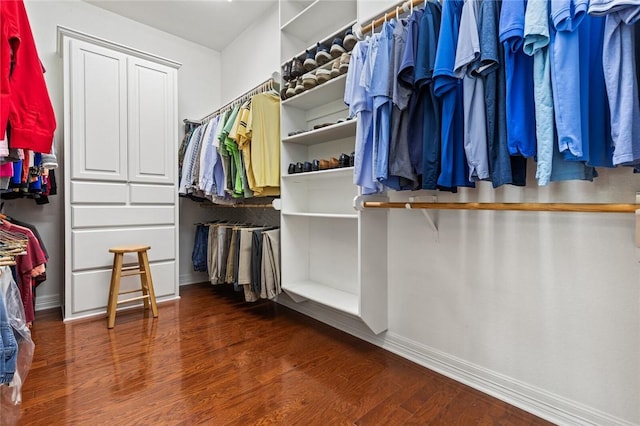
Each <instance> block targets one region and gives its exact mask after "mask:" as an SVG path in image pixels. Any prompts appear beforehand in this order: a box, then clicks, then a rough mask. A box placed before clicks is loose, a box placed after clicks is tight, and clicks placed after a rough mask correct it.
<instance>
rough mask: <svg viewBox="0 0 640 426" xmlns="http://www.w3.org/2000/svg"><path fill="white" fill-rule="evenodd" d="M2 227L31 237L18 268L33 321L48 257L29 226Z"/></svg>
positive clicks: (29, 319)
mask: <svg viewBox="0 0 640 426" xmlns="http://www.w3.org/2000/svg"><path fill="white" fill-rule="evenodd" d="M2 1H4V0H2ZM0 229H4V230H6V231H10V232H17V233H20V234H24V235H25V236H27V238H28V239H29V244H28V245H27V250H26V251H27V253H26V254H23V255H19V256H16V268H17V272H18V283H17V284H18V290H20V297H21V299H22V304H23V305H24V315H25V321H27V322H33V320H34V319H35V311H34V306H33V302H34V296H33V289H34V288H35V286H36V282H35V280H34V277H33V274H32V271H34V270H37V268H38V266H40V265H44V264H45V263H46V262H47V257H46V255H45V254H44V252H43V251H42V249H41V248H40V243H39V242H38V239H37V238H36V236H35V235H34V234H33V232H31V230H30V229H29V228H24V227H22V226H18V225H15V224H13V223H9V222H7V221H3V222H2V224H0Z"/></svg>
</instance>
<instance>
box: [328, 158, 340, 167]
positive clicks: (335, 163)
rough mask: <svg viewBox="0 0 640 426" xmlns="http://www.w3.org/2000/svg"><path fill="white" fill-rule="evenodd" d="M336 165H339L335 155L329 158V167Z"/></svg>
mask: <svg viewBox="0 0 640 426" xmlns="http://www.w3.org/2000/svg"><path fill="white" fill-rule="evenodd" d="M338 167H340V162H339V161H338V159H337V158H336V157H331V158H329V168H330V169H337V168H338Z"/></svg>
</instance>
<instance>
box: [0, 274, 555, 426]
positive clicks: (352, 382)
mask: <svg viewBox="0 0 640 426" xmlns="http://www.w3.org/2000/svg"><path fill="white" fill-rule="evenodd" d="M181 296H182V298H181V299H180V300H179V301H175V302H167V303H163V304H160V305H159V310H160V316H159V318H158V319H157V320H153V319H152V318H151V317H150V316H149V314H143V313H142V311H141V310H139V309H135V310H130V311H125V312H119V313H118V315H117V317H116V326H115V328H114V329H113V330H108V329H107V323H106V318H95V319H90V320H84V321H76V322H72V323H69V324H64V323H62V321H61V317H60V313H59V310H58V309H56V310H52V311H45V312H38V314H37V317H36V321H35V324H34V327H33V338H34V341H35V343H36V351H35V355H34V360H33V365H32V368H31V370H30V372H29V376H28V377H27V380H26V383H25V384H24V387H23V395H22V396H23V404H22V406H21V408H20V410H19V411H20V419H19V420H18V424H21V425H63V424H74V425H101V424H109V425H129V424H138V425H158V424H161V425H174V424H185V425H190V424H209V425H226V424H233V425H253V424H263V425H271V424H277V425H353V424H357V425H410V424H417V425H496V424H498V425H543V424H549V423H547V422H545V421H543V420H541V419H539V418H537V417H535V416H533V415H531V414H528V413H526V412H524V411H522V410H519V409H517V408H515V407H513V406H510V405H508V404H505V403H503V402H501V401H499V400H497V399H494V398H491V397H489V396H487V395H485V394H482V393H480V392H478V391H475V390H473V389H471V388H469V387H467V386H464V385H461V384H459V383H457V382H455V381H452V380H450V379H447V378H445V377H444V376H441V375H439V374H436V373H434V372H432V371H430V370H427V369H425V368H423V367H420V366H418V365H416V364H414V363H412V362H410V361H408V360H405V359H403V358H401V357H399V356H396V355H394V354H391V353H389V352H387V351H385V350H383V349H380V348H378V347H376V346H373V345H371V344H369V343H366V342H363V341H361V340H359V339H357V338H354V337H352V336H349V335H347V334H345V333H342V332H340V331H337V330H335V329H333V328H331V327H329V326H326V325H324V324H322V323H319V322H317V321H315V320H312V319H310V318H308V317H306V316H304V315H301V314H298V313H296V312H294V311H291V310H290V309H288V308H285V307H283V306H279V305H277V304H275V303H271V302H262V303H257V304H249V303H245V302H244V301H243V300H242V297H241V296H240V295H239V294H238V293H234V292H233V290H232V289H231V288H230V286H216V287H213V286H210V285H208V284H197V285H192V286H187V287H183V288H181ZM2 417H3V418H4V419H5V420H7V418H8V417H9V416H8V412H5V414H3V416H2Z"/></svg>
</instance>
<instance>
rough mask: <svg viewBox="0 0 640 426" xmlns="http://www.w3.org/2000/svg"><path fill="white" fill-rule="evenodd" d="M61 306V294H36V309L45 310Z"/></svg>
mask: <svg viewBox="0 0 640 426" xmlns="http://www.w3.org/2000/svg"><path fill="white" fill-rule="evenodd" d="M60 306H61V303H60V295H59V294H50V295H47V296H36V306H35V310H36V311H44V310H45V309H52V308H58V307H60Z"/></svg>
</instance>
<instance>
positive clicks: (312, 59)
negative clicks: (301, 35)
mask: <svg viewBox="0 0 640 426" xmlns="http://www.w3.org/2000/svg"><path fill="white" fill-rule="evenodd" d="M303 66H304V69H305V70H307V71H311V70H312V69H314V68H317V67H318V63H317V62H316V53H315V49H311V50H309V49H307V57H306V58H305V60H304V63H303Z"/></svg>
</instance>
